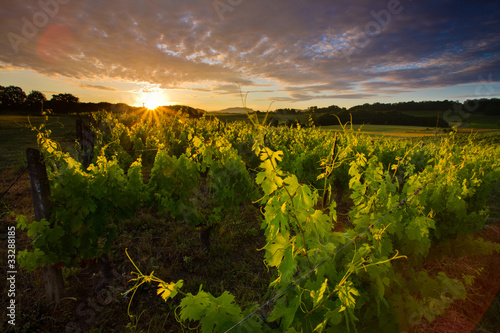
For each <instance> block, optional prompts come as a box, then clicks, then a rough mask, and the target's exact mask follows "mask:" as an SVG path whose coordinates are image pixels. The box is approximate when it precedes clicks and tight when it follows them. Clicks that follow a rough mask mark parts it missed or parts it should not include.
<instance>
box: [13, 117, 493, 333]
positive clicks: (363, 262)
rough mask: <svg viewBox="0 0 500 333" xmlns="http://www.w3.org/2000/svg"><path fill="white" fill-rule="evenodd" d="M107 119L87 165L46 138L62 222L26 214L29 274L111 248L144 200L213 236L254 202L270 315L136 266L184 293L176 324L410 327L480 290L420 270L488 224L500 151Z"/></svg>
mask: <svg viewBox="0 0 500 333" xmlns="http://www.w3.org/2000/svg"><path fill="white" fill-rule="evenodd" d="M94 123H95V131H96V133H97V144H96V148H95V157H94V161H93V163H92V164H91V165H90V166H89V167H88V168H87V169H85V170H84V169H83V168H82V166H81V164H80V163H79V162H78V161H77V160H76V159H75V158H74V157H72V156H71V154H70V153H68V152H63V151H61V149H60V147H59V146H58V145H57V143H56V142H54V141H52V140H50V139H49V138H48V136H47V135H46V134H42V133H41V134H40V135H39V141H40V145H41V147H42V149H43V153H44V156H45V158H46V162H47V164H48V169H49V170H48V171H49V180H50V182H51V190H52V200H53V201H54V206H55V208H54V212H53V214H52V217H51V221H45V220H42V221H40V222H31V223H30V222H28V220H27V219H26V218H25V217H19V219H18V220H19V225H20V226H21V227H22V228H24V229H27V230H28V235H30V236H32V237H33V238H35V241H34V242H33V249H32V250H31V251H27V250H26V251H23V252H22V253H20V256H19V260H20V262H21V264H22V265H24V266H25V267H27V268H28V269H34V268H36V267H38V266H41V265H45V264H54V263H62V264H64V265H66V266H72V265H75V264H77V263H78V262H79V261H81V260H84V259H91V258H96V257H98V256H99V255H100V254H101V253H105V252H106V251H107V249H108V248H109V245H110V242H112V241H113V240H114V239H116V237H118V235H117V232H116V230H117V226H118V225H119V223H120V220H122V219H124V218H128V217H130V216H132V215H133V214H134V213H135V212H136V211H137V209H138V208H139V207H155V208H156V209H157V210H158V212H159V213H160V214H163V215H164V216H168V217H169V221H172V223H188V224H190V225H193V226H194V227H196V228H198V230H201V232H202V233H203V232H204V231H208V232H209V230H210V229H211V228H213V227H216V226H217V225H219V224H221V223H224V222H223V220H224V216H226V214H235V213H237V211H238V207H239V206H240V205H241V204H244V203H251V202H254V203H257V204H259V205H260V207H261V210H262V212H263V216H262V220H263V222H262V228H263V232H264V235H265V237H266V240H267V245H266V246H265V247H264V250H265V264H266V265H267V267H268V268H269V269H270V271H271V273H272V274H273V276H274V278H273V279H272V281H270V283H269V292H268V298H267V300H269V299H271V300H272V302H269V304H267V305H268V306H266V308H265V309H266V313H265V315H262V311H263V310H262V311H260V312H259V313H261V317H260V318H258V317H257V316H253V315H249V314H254V312H255V309H257V308H258V309H263V308H262V307H258V305H256V306H255V307H254V308H251V309H245V310H242V309H241V308H240V307H239V306H238V305H237V300H235V299H234V297H233V296H232V295H230V294H229V293H228V292H224V293H223V294H222V295H220V296H219V297H215V296H213V295H211V294H209V293H207V292H205V291H203V290H202V289H201V287H200V290H199V292H198V293H197V294H195V295H193V294H192V293H183V291H182V289H181V288H182V281H178V282H176V283H173V282H172V283H167V282H164V281H162V280H160V279H159V278H156V277H154V276H152V275H150V276H146V275H144V274H142V273H141V272H140V270H139V269H138V268H137V267H136V268H137V270H138V272H137V274H138V277H137V279H136V281H137V284H136V286H135V287H134V288H135V289H136V288H137V286H138V285H140V284H142V283H143V282H157V283H158V293H159V294H160V295H161V296H162V297H163V298H164V299H165V300H166V301H170V300H169V299H170V298H173V297H176V295H183V298H182V299H181V300H180V301H179V302H180V303H179V304H180V305H179V308H178V310H179V311H178V315H177V319H178V320H179V321H184V322H189V321H199V322H200V323H201V328H202V331H203V332H211V331H218V332H219V331H225V330H227V329H229V328H231V327H237V328H238V330H242V331H248V332H259V331H272V330H277V331H288V332H298V331H304V332H313V331H317V332H321V331H328V332H345V331H346V330H348V331H349V330H358V331H366V332H369V331H374V332H377V331H380V330H383V331H386V332H400V331H404V330H407V329H409V328H410V327H411V325H413V324H415V323H417V322H419V321H420V320H421V318H424V317H425V319H427V320H432V319H433V318H432V316H430V315H429V312H428V311H427V312H426V311H421V309H422V308H426V307H429V306H430V305H429V304H431V303H433V302H434V303H435V302H438V301H439V302H441V303H442V304H444V305H443V307H442V308H443V309H442V310H443V311H444V309H445V308H446V306H448V305H449V304H450V303H451V301H450V300H452V299H457V298H464V297H465V289H464V286H463V284H462V283H461V282H460V281H458V280H455V279H450V278H448V277H447V276H446V275H445V274H444V273H440V274H438V275H437V276H429V275H428V274H427V273H426V272H425V271H422V270H420V269H419V267H420V265H421V263H422V261H423V260H425V258H426V256H427V254H428V252H429V249H430V247H431V246H432V245H433V244H438V243H439V242H441V241H443V240H444V239H449V238H453V237H455V236H457V235H460V234H465V233H472V232H474V231H477V230H480V229H481V228H482V227H483V225H484V223H485V221H486V218H487V213H488V212H487V210H486V209H485V208H484V207H485V203H486V200H487V199H488V194H489V193H490V191H491V187H492V186H493V184H494V182H495V181H497V180H498V179H499V178H500V162H499V161H500V149H499V148H498V147H494V146H487V147H483V146H479V145H475V144H473V143H471V144H469V145H467V146H459V145H454V144H453V140H454V138H453V136H450V137H446V138H443V139H442V140H441V141H440V142H439V143H428V144H425V145H424V144H423V143H422V142H419V143H417V144H413V143H411V142H409V141H404V140H399V141H392V140H387V139H383V138H382V139H373V138H370V137H368V136H364V135H360V134H358V133H356V132H353V131H348V130H345V131H344V132H343V133H337V134H334V133H332V132H328V131H321V130H318V129H315V128H307V129H303V128H300V126H299V127H298V128H291V129H290V128H268V127H265V126H261V125H259V124H243V123H227V124H224V123H221V122H219V121H217V120H208V119H201V120H196V121H194V120H189V119H186V118H179V117H176V116H175V117H174V116H171V115H156V122H151V121H149V120H141V119H140V118H139V117H138V116H135V117H133V116H114V115H111V114H106V113H100V114H97V115H96V116H95V121H94ZM339 206H342V211H344V210H346V211H347V215H345V216H342V217H341V216H340V215H339V214H342V213H341V210H339ZM396 207H399V208H396ZM208 234H209V233H208ZM208 234H207V233H206V232H205V233H204V235H205V238H206V237H208V236H207V235H208ZM200 235H201V234H200ZM360 235H361V236H360ZM200 239H201V240H202V243H203V246H204V248H205V249H206V250H209V241H208V239H204V237H200ZM483 247H484V246H483ZM486 247H488V246H486ZM493 249H494V248H493V246H491V247H490V250H491V251H493ZM134 288H133V289H134ZM443 290H445V291H447V293H445V294H443V292H442V291H443ZM262 301H263V302H265V301H266V299H263V300H262ZM434 303H433V304H434ZM433 313H434V314H435V311H434V312H433ZM239 322H240V324H238V323H239ZM235 324H237V325H236V326H235Z"/></svg>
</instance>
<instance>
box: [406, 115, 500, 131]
mask: <svg viewBox="0 0 500 333" xmlns="http://www.w3.org/2000/svg"><path fill="white" fill-rule="evenodd" d="M403 113H404V114H407V115H410V116H415V117H430V116H434V117H437V115H438V113H439V119H444V118H445V112H438V111H405V112H403ZM447 116H448V118H449V119H445V120H447V121H448V122H449V123H450V125H451V126H455V125H456V126H459V125H460V124H461V123H460V122H456V121H455V120H458V119H459V118H461V117H463V120H462V124H464V125H465V127H466V128H477V129H500V127H499V126H498V123H499V122H500V116H483V115H480V114H469V113H465V112H464V114H463V115H460V114H459V113H455V112H454V113H449V114H447Z"/></svg>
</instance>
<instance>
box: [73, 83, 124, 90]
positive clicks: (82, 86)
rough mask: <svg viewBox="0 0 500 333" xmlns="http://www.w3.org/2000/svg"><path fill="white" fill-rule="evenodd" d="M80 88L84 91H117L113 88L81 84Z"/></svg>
mask: <svg viewBox="0 0 500 333" xmlns="http://www.w3.org/2000/svg"><path fill="white" fill-rule="evenodd" d="M80 87H81V88H84V89H96V90H104V91H117V90H118V89H116V88H113V87H108V86H101V85H97V84H89V83H81V84H80Z"/></svg>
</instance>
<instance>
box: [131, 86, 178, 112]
mask: <svg viewBox="0 0 500 333" xmlns="http://www.w3.org/2000/svg"><path fill="white" fill-rule="evenodd" d="M137 104H140V105H141V106H144V107H145V108H147V109H150V110H154V109H156V108H157V107H159V106H164V105H169V104H170V102H169V100H168V96H167V95H166V94H165V92H164V91H162V90H160V91H148V92H141V93H139V94H138V96H137Z"/></svg>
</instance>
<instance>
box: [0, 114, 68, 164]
mask: <svg viewBox="0 0 500 333" xmlns="http://www.w3.org/2000/svg"><path fill="white" fill-rule="evenodd" d="M44 121H45V117H42V116H30V117H28V116H19V115H0V156H1V158H0V171H1V170H4V169H7V168H21V167H23V166H24V165H25V164H26V158H25V154H26V148H28V147H33V148H36V146H37V144H36V135H37V133H36V131H32V130H31V129H30V128H29V127H30V123H31V125H32V126H35V127H39V126H40V125H41V124H42V123H43V122H44ZM75 122H76V120H75V118H74V117H70V116H68V117H55V116H51V117H49V120H48V121H47V128H49V129H50V130H52V135H51V137H53V138H55V139H56V140H57V141H59V142H73V141H74V140H75V138H76V129H75Z"/></svg>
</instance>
